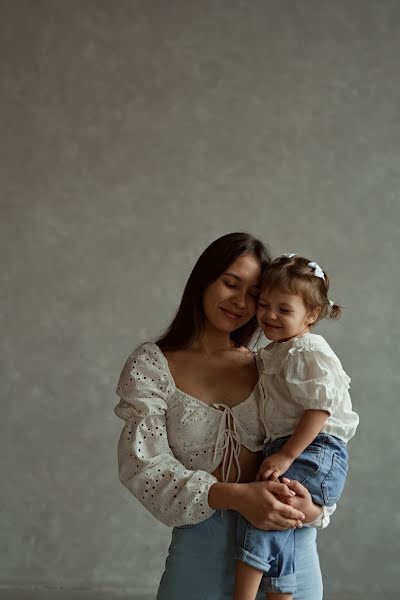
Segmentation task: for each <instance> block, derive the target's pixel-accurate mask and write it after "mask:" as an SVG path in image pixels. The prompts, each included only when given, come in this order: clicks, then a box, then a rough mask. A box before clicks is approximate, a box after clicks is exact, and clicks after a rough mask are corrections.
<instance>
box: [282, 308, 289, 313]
mask: <svg viewBox="0 0 400 600" xmlns="http://www.w3.org/2000/svg"><path fill="white" fill-rule="evenodd" d="M281 312H283V313H288V312H290V310H288V309H287V308H281Z"/></svg>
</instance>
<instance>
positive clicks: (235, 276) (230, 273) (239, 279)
mask: <svg viewBox="0 0 400 600" xmlns="http://www.w3.org/2000/svg"><path fill="white" fill-rule="evenodd" d="M224 275H229V277H234V278H235V279H237V280H238V281H243V280H242V278H241V277H239V275H236V273H232V272H231V271H225V273H224ZM251 287H252V288H256V289H257V290H260V289H261V288H260V286H259V285H256V284H254V285H252V286H251Z"/></svg>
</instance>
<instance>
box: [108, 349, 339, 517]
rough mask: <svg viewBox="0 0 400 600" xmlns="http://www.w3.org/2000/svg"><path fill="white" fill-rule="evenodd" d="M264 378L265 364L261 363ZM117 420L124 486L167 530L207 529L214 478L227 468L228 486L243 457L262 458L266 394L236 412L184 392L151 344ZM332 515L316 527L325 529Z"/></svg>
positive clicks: (126, 379) (124, 375)
mask: <svg viewBox="0 0 400 600" xmlns="http://www.w3.org/2000/svg"><path fill="white" fill-rule="evenodd" d="M256 361H257V367H258V368H259V371H260V372H261V370H262V365H261V358H260V357H259V356H257V355H256ZM117 395H118V396H119V398H120V401H119V403H118V404H117V406H116V407H115V409H114V410H115V414H116V415H117V416H118V417H120V418H121V419H123V420H124V421H125V426H124V429H123V431H122V433H121V436H120V439H119V443H118V463H119V477H120V481H121V483H122V484H123V485H124V486H125V487H126V488H127V489H128V490H129V491H130V492H131V493H132V494H133V495H134V496H135V497H136V498H137V499H138V500H139V501H140V502H141V503H142V504H143V505H144V506H145V507H146V508H147V509H148V510H149V511H150V512H151V513H152V514H153V515H154V516H155V517H156V518H157V519H158V520H160V521H161V522H162V523H164V524H165V525H167V526H170V527H175V526H182V525H188V524H195V523H199V522H201V521H204V520H205V519H207V518H208V517H210V516H211V515H212V514H213V513H214V512H215V511H214V509H212V508H211V507H210V506H209V505H208V493H209V489H210V487H211V485H213V484H214V483H216V482H217V478H216V477H214V475H211V473H212V471H214V470H215V469H216V468H217V467H218V465H220V464H221V461H222V472H223V479H224V480H225V481H226V480H227V479H228V475H229V472H230V470H231V468H232V464H233V463H235V464H236V466H237V471H238V478H239V476H240V468H239V462H238V459H239V451H240V446H241V445H243V446H245V447H246V448H248V449H249V450H250V451H252V452H256V451H258V450H262V448H263V441H264V438H265V430H264V427H263V425H262V423H261V421H260V415H259V402H260V389H259V385H258V384H257V385H256V386H255V388H254V389H253V391H252V393H251V394H250V396H249V397H248V398H247V399H246V400H244V401H243V402H241V403H240V404H238V405H236V406H234V407H232V408H230V407H229V406H227V405H225V404H216V405H214V406H209V405H208V404H206V403H204V402H202V401H200V400H198V399H197V398H195V397H193V396H190V395H189V394H186V393H184V392H183V391H181V390H179V389H178V388H177V387H176V386H175V383H174V380H173V378H172V375H171V372H170V370H169V367H168V362H167V359H166V358H165V356H164V354H163V353H162V352H161V350H160V348H159V347H158V346H157V345H156V344H154V343H145V344H143V345H142V346H140V347H139V348H137V349H136V350H135V351H134V352H133V353H132V354H131V355H130V356H129V357H128V359H127V361H126V363H125V366H124V368H123V370H122V372H121V375H120V378H119V382H118V387H117ZM329 512H332V510H330V511H328V513H326V512H325V513H324V514H323V515H322V516H321V518H320V519H319V520H318V522H317V521H316V522H315V523H313V525H315V526H317V527H321V526H322V527H325V526H326V525H327V524H328V522H329Z"/></svg>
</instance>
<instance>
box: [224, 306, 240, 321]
mask: <svg viewBox="0 0 400 600" xmlns="http://www.w3.org/2000/svg"><path fill="white" fill-rule="evenodd" d="M221 310H222V311H223V312H224V313H225V315H226V316H227V317H228V318H229V319H232V321H237V320H238V319H240V318H241V316H242V315H237V314H236V313H233V312H230V311H229V310H226V308H221Z"/></svg>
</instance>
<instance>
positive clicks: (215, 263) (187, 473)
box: [115, 233, 326, 600]
mask: <svg viewBox="0 0 400 600" xmlns="http://www.w3.org/2000/svg"><path fill="white" fill-rule="evenodd" d="M269 261H270V257H269V254H268V251H267V250H266V248H265V247H264V245H263V244H262V243H261V242H260V241H259V240H257V239H255V238H253V237H252V236H251V235H249V234H245V233H232V234H228V235H225V236H223V237H221V238H219V239H218V240H216V241H215V242H213V243H212V244H211V245H210V246H209V247H208V248H207V249H206V250H205V251H204V252H203V254H202V255H201V256H200V258H199V260H198V262H197V263H196V265H195V267H194V269H193V271H192V273H191V275H190V277H189V280H188V282H187V285H186V287H185V290H184V293H183V297H182V301H181V304H180V307H179V309H178V312H177V314H176V317H175V319H174V320H173V322H172V323H171V325H170V327H169V329H168V331H167V332H166V334H165V335H164V336H163V337H161V338H160V339H159V340H158V341H157V343H146V344H143V345H142V346H140V347H139V348H138V349H137V350H135V351H134V352H133V353H132V354H131V355H130V357H129V358H128V360H127V362H126V364H125V366H124V369H123V371H122V373H121V376H120V380H119V384H118V388H117V394H118V395H119V397H120V402H119V404H118V405H117V407H116V409H115V412H116V414H117V415H118V416H119V417H121V418H122V419H123V420H124V421H125V427H124V429H123V431H122V434H121V437H120V440H119V445H118V460H119V475H120V480H121V482H122V483H123V484H124V485H125V486H126V487H127V488H128V489H129V490H130V491H131V492H132V493H133V495H134V496H135V497H136V498H137V499H138V500H140V502H142V504H144V506H146V508H148V509H149V510H150V511H151V512H152V514H153V515H154V516H155V517H156V518H158V519H159V520H160V521H162V522H163V523H165V524H166V525H169V526H171V527H174V529H173V532H172V541H171V546H170V549H169V555H168V558H167V561H166V569H165V572H164V574H163V577H162V580H161V583H160V587H159V590H158V595H157V599H158V600H180V599H182V600H197V599H199V600H200V599H201V600H228V599H229V600H230V599H231V597H232V593H233V586H234V567H235V558H234V554H235V544H236V542H235V537H236V520H237V515H238V513H240V514H241V515H243V516H244V517H245V518H246V519H247V520H248V521H250V522H251V523H252V524H253V525H254V526H255V527H258V528H260V529H265V530H267V529H274V530H279V529H287V528H297V529H296V532H295V545H296V573H297V581H298V590H297V593H296V594H295V595H294V598H295V600H320V599H321V598H322V583H321V574H320V569H319V562H318V555H317V551H316V545H315V537H316V536H315V529H312V528H308V527H304V528H303V529H302V528H301V526H302V524H303V521H305V522H312V521H315V522H314V524H315V525H318V526H321V524H322V522H323V521H324V520H325V521H326V519H324V515H323V514H322V516H321V508H320V507H317V506H315V505H314V504H313V503H312V500H311V497H310V495H309V494H308V492H307V490H305V488H303V486H301V485H300V484H298V483H297V482H289V483H288V485H285V484H283V483H279V482H272V481H266V482H265V481H264V482H261V481H260V482H255V476H256V473H257V470H258V465H259V458H260V454H259V451H260V450H261V449H262V446H263V440H264V435H263V428H262V426H261V423H260V419H259V414H258V393H259V392H258V386H257V381H258V377H259V373H258V367H259V366H260V363H259V362H258V358H257V356H255V355H254V354H253V353H252V352H251V351H250V350H248V349H247V348H246V346H247V344H248V343H249V341H250V339H251V338H252V336H253V334H254V332H255V330H256V327H257V323H256V319H255V313H256V309H257V298H258V294H259V284H260V281H261V276H262V273H263V271H264V270H265V269H266V268H267V266H268V264H269ZM269 575H271V576H270V577H268V578H267V577H265V578H264V580H263V583H262V585H261V587H260V592H259V598H265V590H266V589H268V586H269V589H271V590H272V591H273V589H274V587H273V586H274V573H273V571H271V573H269Z"/></svg>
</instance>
